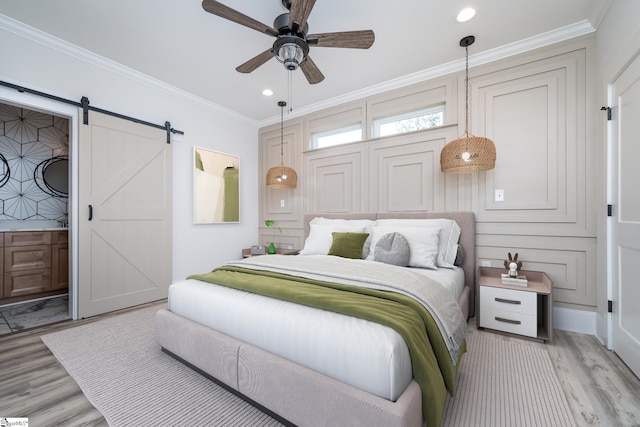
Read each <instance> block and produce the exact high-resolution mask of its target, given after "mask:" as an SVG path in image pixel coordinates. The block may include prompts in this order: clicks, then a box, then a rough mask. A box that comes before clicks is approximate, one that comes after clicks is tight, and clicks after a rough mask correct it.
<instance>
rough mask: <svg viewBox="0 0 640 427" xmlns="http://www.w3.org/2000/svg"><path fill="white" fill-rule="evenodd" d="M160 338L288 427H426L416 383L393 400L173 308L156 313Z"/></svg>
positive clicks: (194, 365)
mask: <svg viewBox="0 0 640 427" xmlns="http://www.w3.org/2000/svg"><path fill="white" fill-rule="evenodd" d="M156 338H157V341H158V343H159V344H160V346H161V347H162V349H163V351H165V352H167V353H169V354H171V355H172V356H173V357H175V358H177V359H178V360H180V361H181V362H182V363H185V364H187V365H188V366H190V367H192V368H193V369H195V370H197V371H198V372H200V373H202V374H203V375H205V376H207V377H208V378H212V379H214V380H215V382H216V383H218V384H220V385H221V386H223V387H225V388H226V389H227V390H230V391H231V392H233V393H234V394H236V395H238V396H240V397H242V398H243V399H244V400H246V401H247V402H248V403H250V404H252V405H254V406H256V407H257V408H259V409H260V410H263V411H265V412H266V413H268V414H269V415H271V416H273V417H274V418H276V419H277V420H279V421H281V422H283V423H284V424H285V425H288V426H291V425H298V426H336V425H349V426H385V427H418V426H424V420H423V416H422V394H421V392H420V387H419V386H418V384H417V383H416V382H415V380H412V381H411V383H410V384H409V386H408V387H407V389H406V390H405V391H404V392H403V393H402V395H401V396H400V397H399V398H398V400H397V401H396V402H391V401H389V400H386V399H383V398H381V397H379V396H375V395H372V394H370V393H367V392H365V391H362V390H359V389H357V388H355V387H352V386H350V385H347V384H344V383H342V382H340V381H337V380H335V379H333V378H330V377H327V376H325V375H322V374H320V373H318V372H316V371H313V370H311V369H308V368H305V367H303V366H301V365H298V364H296V363H293V362H291V361H289V360H286V359H283V358H281V357H279V356H276V355H274V354H272V353H269V352H267V351H264V350H262V349H260V348H258V347H255V346H252V345H250V344H246V343H244V342H242V341H239V340H237V339H235V338H232V337H230V336H228V335H225V334H222V333H220V332H218V331H216V330H214V329H211V328H208V327H206V326H203V325H201V324H199V323H196V322H193V321H191V320H189V319H186V318H184V317H182V316H179V315H177V314H174V313H172V312H170V311H168V310H159V311H158V313H157V315H156Z"/></svg>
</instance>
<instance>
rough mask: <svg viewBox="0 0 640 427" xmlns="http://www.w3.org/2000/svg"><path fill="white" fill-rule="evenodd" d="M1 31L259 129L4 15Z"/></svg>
mask: <svg viewBox="0 0 640 427" xmlns="http://www.w3.org/2000/svg"><path fill="white" fill-rule="evenodd" d="M0 29H1V30H5V31H8V32H10V33H13V34H16V35H18V36H20V37H22V38H25V39H28V40H31V41H33V42H35V43H38V44H40V45H43V46H46V47H48V48H50V49H53V50H56V51H58V52H60V53H62V54H64V55H68V56H71V57H74V58H76V59H79V60H80V61H83V62H86V63H88V64H91V65H93V66H96V67H98V68H101V69H103V70H106V71H109V72H111V73H114V74H117V75H120V76H122V77H124V78H126V79H129V80H132V81H136V82H138V83H141V84H143V85H145V86H148V87H151V88H153V89H157V90H159V91H162V92H164V93H166V94H168V95H171V96H176V97H179V98H182V99H184V100H186V101H188V102H191V103H193V104H196V105H197V106H199V107H202V108H205V109H207V110H209V111H212V112H215V113H218V114H220V115H222V116H225V117H227V118H230V119H233V120H238V121H240V122H243V123H245V124H248V125H251V126H254V127H257V125H258V124H257V122H256V121H255V120H253V119H251V118H248V117H247V116H245V115H242V114H240V113H238V112H236V111H233V110H231V109H229V108H226V107H223V106H221V105H219V104H216V103H213V102H211V101H208V100H206V99H204V98H202V97H199V96H197V95H194V94H193V93H191V92H187V91H185V90H182V89H179V88H177V87H175V86H172V85H169V84H167V83H165V82H163V81H161V80H158V79H155V78H153V77H150V76H148V75H146V74H144V73H140V72H138V71H136V70H134V69H132V68H129V67H126V66H124V65H122V64H120V63H118V62H115V61H112V60H110V59H107V58H105V57H103V56H100V55H98V54H96V53H94V52H91V51H89V50H87V49H84V48H81V47H79V46H76V45H74V44H71V43H69V42H66V41H64V40H62V39H60V38H58V37H55V36H53V35H51V34H48V33H45V32H44V31H41V30H38V29H36V28H33V27H31V26H29V25H26V24H24V23H22V22H20V21H17V20H15V19H13V18H10V17H8V16H6V15H2V14H0Z"/></svg>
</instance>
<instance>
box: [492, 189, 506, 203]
mask: <svg viewBox="0 0 640 427" xmlns="http://www.w3.org/2000/svg"><path fill="white" fill-rule="evenodd" d="M493 200H494V201H495V202H504V190H496V192H495V196H494V199H493Z"/></svg>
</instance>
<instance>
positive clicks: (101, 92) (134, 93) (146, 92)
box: [0, 15, 258, 280]
mask: <svg viewBox="0 0 640 427" xmlns="http://www.w3.org/2000/svg"><path fill="white" fill-rule="evenodd" d="M0 46H2V47H3V51H2V53H3V60H2V61H0V80H3V81H7V82H10V83H14V84H17V85H21V86H25V87H28V88H31V89H35V90H38V91H42V92H47V93H51V94H54V95H56V96H59V97H61V98H65V99H70V100H73V101H80V99H81V97H82V96H86V97H88V98H89V100H90V103H91V105H92V106H94V107H98V108H101V109H105V110H109V111H114V112H117V113H120V114H124V115H127V116H132V117H135V118H139V119H141V120H145V121H148V122H151V123H157V124H160V125H163V124H164V122H165V121H170V122H171V125H172V126H173V127H174V128H175V129H179V130H182V131H184V132H185V135H184V136H183V137H182V138H181V139H182V140H181V141H176V139H179V138H174V141H173V142H172V145H173V156H174V157H173V165H174V171H173V206H174V212H173V278H174V280H178V279H182V278H184V277H185V276H187V275H189V274H192V273H202V272H206V271H210V270H211V269H212V268H214V267H216V266H217V265H219V264H221V263H223V262H225V261H228V260H231V259H238V258H240V256H241V249H242V248H243V247H248V246H250V245H251V244H254V243H255V242H256V241H257V235H258V234H257V224H258V209H257V205H258V203H257V201H258V189H257V183H258V177H257V170H258V166H257V165H258V143H257V139H258V138H257V135H258V130H257V126H256V125H255V124H254V123H252V122H249V121H248V120H246V119H244V118H243V117H242V116H240V115H238V114H235V113H233V112H231V111H227V110H224V109H223V108H221V107H219V106H216V105H214V104H211V103H208V102H205V101H204V100H202V99H199V98H196V97H194V96H192V95H187V94H185V93H183V92H181V91H180V90H177V89H175V88H170V87H167V86H166V85H164V84H163V83H160V82H157V81H154V80H151V79H149V78H147V77H146V76H143V75H139V74H137V73H135V72H133V71H131V70H128V69H124V68H122V67H120V66H118V65H117V64H113V63H111V62H109V61H107V60H104V59H102V58H99V57H97V56H95V55H93V54H91V53H89V52H86V51H83V50H81V49H79V48H75V47H73V46H70V45H67V44H65V43H63V42H61V41H59V40H57V39H53V38H50V37H48V36H47V35H45V34H43V33H40V32H37V31H33V30H31V29H29V28H25V27H22V26H20V25H17V24H16V23H15V22H13V21H11V20H6V19H5V18H4V17H2V16H1V15H0ZM167 61H171V58H170V57H167ZM21 97H24V99H25V100H26V99H30V100H33V98H34V97H33V96H29V95H26V94H24V95H22V94H19V93H18V92H15V93H14V94H13V95H11V98H12V99H13V102H16V101H17V102H19V101H20V99H21ZM30 102H33V101H30ZM48 102H49V101H47V103H48ZM44 103H45V102H44V101H43V104H44ZM72 143H73V141H72ZM193 146H199V147H204V148H209V149H212V150H216V151H220V152H224V153H228V154H232V155H235V156H239V157H240V168H241V177H240V192H241V196H240V209H241V211H240V223H239V224H207V225H197V226H196V225H194V224H193V200H192V194H193V183H192V181H193V169H192V164H193V152H192V151H193Z"/></svg>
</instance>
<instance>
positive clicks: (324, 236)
mask: <svg viewBox="0 0 640 427" xmlns="http://www.w3.org/2000/svg"><path fill="white" fill-rule="evenodd" d="M334 231H340V232H347V231H348V232H352V233H361V232H362V231H363V227H354V226H351V225H344V224H335V225H332V224H311V228H310V229H309V236H308V237H307V239H306V240H305V241H304V248H303V249H302V250H301V251H300V255H327V254H328V253H329V249H330V248H331V243H332V242H333V236H332V235H331V233H333V232H334Z"/></svg>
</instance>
